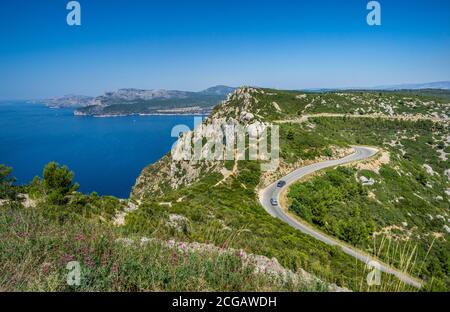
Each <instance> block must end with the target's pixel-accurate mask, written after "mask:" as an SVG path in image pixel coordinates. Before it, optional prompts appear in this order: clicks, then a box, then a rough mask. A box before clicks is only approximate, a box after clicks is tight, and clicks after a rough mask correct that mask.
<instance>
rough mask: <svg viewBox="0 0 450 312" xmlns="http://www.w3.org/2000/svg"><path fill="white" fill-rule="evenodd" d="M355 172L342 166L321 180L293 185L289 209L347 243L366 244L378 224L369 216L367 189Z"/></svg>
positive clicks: (330, 171) (328, 172) (329, 172)
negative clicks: (356, 177)
mask: <svg viewBox="0 0 450 312" xmlns="http://www.w3.org/2000/svg"><path fill="white" fill-rule="evenodd" d="M355 173H356V171H355V170H353V169H350V168H345V167H339V168H338V169H337V170H329V171H327V173H326V174H325V175H324V176H323V177H321V178H320V179H314V180H313V181H308V182H306V183H302V184H296V185H294V186H293V187H292V188H291V190H290V192H289V196H290V198H291V199H292V203H291V206H290V209H291V210H292V211H293V212H295V213H296V214H298V215H299V216H300V217H302V218H303V219H305V220H306V221H308V222H310V223H313V224H314V225H317V226H319V227H321V228H323V229H324V230H325V231H326V232H327V233H328V234H331V235H333V236H336V237H337V238H339V239H341V240H343V241H345V242H349V243H352V244H354V245H360V244H361V243H362V242H367V240H368V239H369V237H370V236H371V235H372V234H373V232H374V229H375V224H374V223H375V222H374V220H373V219H372V217H371V215H370V213H369V207H368V205H367V190H365V189H364V188H363V187H362V186H361V184H359V183H358V182H357V181H356V180H355V179H354V175H355Z"/></svg>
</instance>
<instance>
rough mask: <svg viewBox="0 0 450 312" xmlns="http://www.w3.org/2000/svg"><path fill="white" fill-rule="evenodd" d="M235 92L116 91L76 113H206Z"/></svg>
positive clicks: (227, 89) (219, 88) (214, 89)
mask: <svg viewBox="0 0 450 312" xmlns="http://www.w3.org/2000/svg"><path fill="white" fill-rule="evenodd" d="M233 90H234V89H233V88H230V87H226V86H216V87H212V88H208V89H206V90H203V91H200V92H188V91H177V90H163V89H159V90H142V89H119V90H117V91H114V92H106V93H105V94H104V95H101V96H98V97H96V98H95V99H94V100H93V102H92V103H91V104H90V105H87V106H85V107H82V108H79V109H77V110H76V111H75V115H77V116H100V117H107V116H122V115H139V114H141V115H145V114H161V115H165V114H202V115H203V114H209V113H210V112H211V110H212V108H213V107H214V106H215V105H216V104H217V103H219V102H220V101H221V100H223V99H224V98H225V97H226V95H227V94H228V93H229V92H232V91H233Z"/></svg>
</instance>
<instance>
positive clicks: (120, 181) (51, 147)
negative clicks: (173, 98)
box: [0, 101, 199, 198]
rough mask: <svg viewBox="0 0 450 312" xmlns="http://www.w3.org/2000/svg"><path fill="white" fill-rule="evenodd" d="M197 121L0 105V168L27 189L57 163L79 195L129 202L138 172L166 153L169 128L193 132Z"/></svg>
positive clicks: (172, 140)
mask: <svg viewBox="0 0 450 312" xmlns="http://www.w3.org/2000/svg"><path fill="white" fill-rule="evenodd" d="M195 118H197V119H195ZM198 118H199V117H198V116H196V117H194V116H186V115H149V116H122V117H107V118H98V117H86V116H81V117H78V116H74V114H73V109H70V108H49V107H46V106H45V105H43V104H35V103H30V102H19V101H15V102H11V101H10V102H0V164H4V165H7V166H9V167H12V168H13V176H14V177H16V178H17V182H16V183H17V184H26V183H29V182H31V180H32V179H33V178H34V177H35V176H42V170H43V168H44V166H45V165H46V164H47V163H49V162H51V161H56V162H58V163H59V164H61V165H65V166H67V167H68V168H69V169H70V170H71V171H73V172H74V174H75V181H76V182H78V183H79V184H80V189H79V191H80V192H83V193H91V192H97V193H98V194H100V195H112V196H116V197H119V198H128V197H129V195H130V191H131V189H132V187H133V185H134V183H135V181H136V178H137V177H138V176H139V174H140V172H141V171H142V170H143V169H144V168H145V167H146V166H148V165H149V164H151V163H153V162H155V161H157V160H158V159H160V158H161V157H162V156H164V155H165V154H166V153H168V152H169V151H170V149H171V147H172V145H173V144H174V143H175V141H176V140H177V138H176V136H175V137H173V136H172V129H174V127H175V126H182V127H183V128H185V129H187V128H189V129H192V127H193V126H194V122H198ZM180 129H182V128H180Z"/></svg>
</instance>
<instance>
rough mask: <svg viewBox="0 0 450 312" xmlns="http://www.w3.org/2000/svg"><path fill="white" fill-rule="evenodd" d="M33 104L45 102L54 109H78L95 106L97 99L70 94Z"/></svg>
mask: <svg viewBox="0 0 450 312" xmlns="http://www.w3.org/2000/svg"><path fill="white" fill-rule="evenodd" d="M33 102H44V103H45V104H46V105H47V106H49V107H52V108H63V107H72V108H77V107H84V106H89V105H94V104H95V98H94V97H92V96H85V95H74V94H70V95H65V96H63V97H60V98H51V99H46V100H41V101H33Z"/></svg>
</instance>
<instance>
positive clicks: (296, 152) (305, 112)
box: [126, 87, 450, 289]
mask: <svg viewBox="0 0 450 312" xmlns="http://www.w3.org/2000/svg"><path fill="white" fill-rule="evenodd" d="M449 118H450V104H449V101H448V100H446V99H445V98H443V97H431V96H428V95H414V94H411V93H409V92H407V93H403V92H398V93H396V92H386V93H383V92H353V91H352V92H327V93H302V92H291V91H278V90H268V89H257V88H248V87H245V88H240V89H238V90H236V91H235V92H234V93H232V94H230V95H229V96H228V98H227V99H226V100H225V101H224V102H223V103H222V104H221V105H219V106H217V107H216V108H215V110H214V111H213V113H212V114H211V116H210V117H209V118H208V119H207V120H206V121H205V124H204V126H209V127H201V128H199V129H195V130H193V131H191V132H189V133H185V134H184V135H183V136H182V137H181V138H180V140H179V141H178V144H177V145H176V147H175V149H174V150H173V151H172V152H173V153H172V154H170V153H169V154H168V155H166V156H165V157H164V158H162V159H161V160H160V161H158V162H157V163H155V164H153V165H150V166H149V167H148V168H146V169H144V170H143V172H142V174H141V175H140V177H139V178H138V180H137V182H136V185H135V187H134V189H133V192H132V198H134V199H135V200H138V201H139V202H143V203H145V202H147V203H151V202H155V201H156V202H165V203H170V206H165V207H167V208H166V209H167V210H168V211H176V212H177V214H178V215H180V216H182V217H184V218H186V220H187V221H186V222H188V224H190V228H191V230H190V231H194V230H193V229H194V228H196V227H197V225H195V224H196V222H195V221H194V220H195V219H196V218H199V216H198V214H203V212H202V213H200V211H201V210H202V209H207V210H206V211H205V212H204V213H206V214H208V213H212V214H213V215H214V217H211V218H212V219H211V220H217V222H219V221H220V222H224V223H225V225H226V228H228V229H229V230H230V231H231V232H233V231H234V230H237V228H236V226H237V227H238V228H239V225H238V224H241V225H240V226H242V220H241V221H239V222H237V221H236V220H235V219H234V217H232V216H230V215H228V216H227V217H225V216H224V215H223V212H222V211H223V210H226V211H228V212H227V213H228V214H233V213H237V214H238V215H239V212H238V211H242V209H244V207H249V209H255V208H254V207H255V206H256V204H255V202H254V199H256V195H255V194H256V193H257V191H258V189H259V188H261V187H262V186H263V185H267V184H268V183H271V182H273V181H276V179H277V178H278V177H279V176H280V175H281V172H288V171H290V170H293V169H295V168H296V167H298V166H301V165H305V164H308V163H312V162H317V161H320V160H324V159H332V158H340V157H342V156H343V155H346V154H348V153H349V145H350V144H355V145H356V144H367V145H372V146H377V147H378V148H381V151H382V152H381V153H380V154H379V155H378V156H377V157H376V158H375V159H373V160H371V161H367V162H365V163H360V164H357V165H351V166H349V170H350V171H345V170H344V171H342V172H341V171H338V172H337V173H333V174H334V175H337V177H339V178H338V179H343V181H346V180H345V179H350V177H352V178H351V180H348V182H345V183H350V184H349V185H351V187H352V188H353V187H354V188H355V190H357V189H360V191H357V193H355V194H354V195H351V196H350V197H343V198H342V199H341V200H344V201H345V202H347V204H345V205H344V206H342V208H337V207H340V206H336V205H334V206H336V207H335V209H334V210H330V212H329V213H330V215H329V217H328V219H325V221H324V222H325V223H318V224H317V225H318V226H319V227H321V226H325V225H324V224H328V225H327V227H324V230H325V231H326V232H329V233H331V234H333V235H336V236H338V237H340V238H341V239H343V240H345V241H347V242H350V243H352V244H354V245H356V246H358V247H360V248H362V249H365V250H367V251H368V252H370V253H373V254H375V255H376V256H378V257H380V258H382V259H383V260H384V261H387V262H389V263H390V264H391V265H393V266H396V267H401V265H402V264H401V263H402V261H403V260H401V259H402V258H404V257H405V255H404V254H401V253H392V251H388V250H384V249H383V248H381V247H380V246H378V245H377V244H379V243H380V242H385V241H390V243H389V244H393V245H397V246H398V247H396V248H405V250H410V249H411V248H412V247H409V246H410V245H404V244H411V242H412V241H413V237H414V241H415V242H416V244H417V245H416V246H415V247H414V250H415V251H414V254H412V255H411V256H413V257H417V260H416V261H417V262H420V263H421V264H420V265H418V264H417V265H415V266H414V267H408V269H407V270H408V272H410V273H411V274H412V275H416V276H420V277H421V278H423V279H424V280H425V281H427V282H428V283H430V284H429V285H428V284H427V285H428V286H426V287H430V288H436V289H446V288H447V287H448V286H446V285H448V283H449V280H448V278H449V276H448V271H446V270H448V268H447V267H446V264H445V263H446V261H447V260H446V259H448V257H449V255H448V253H447V252H446V251H445V250H446V249H448V235H449V233H448V230H447V229H448V228H449V224H448V223H447V222H450V221H449V220H448V215H449V213H450V210H449V209H450V207H449V197H448V192H449V186H450V181H449V179H448V172H449V167H450V166H449V161H448V154H449V153H450V149H449V143H448V140H449V135H450V133H449ZM236 123H242V124H244V125H247V126H251V128H253V129H255V131H256V132H258V131H262V130H264V129H265V128H267V127H268V126H269V125H270V124H273V123H275V124H278V125H279V126H280V140H281V142H280V157H281V159H280V166H279V171H278V172H261V171H259V169H258V170H256V169H257V168H256V167H259V166H260V165H259V164H260V163H261V162H258V164H257V165H256V167H255V166H251V165H249V164H247V162H245V161H226V160H215V161H192V160H190V159H181V160H180V158H179V157H176V159H174V158H173V157H172V156H173V155H174V154H177V153H179V152H180V150H183V149H182V147H183V146H185V145H186V144H188V143H187V142H191V140H190V139H192V138H197V140H199V139H201V138H202V137H211V136H212V137H225V138H226V137H227V135H229V134H227V133H226V131H225V130H224V127H223V125H224V124H236ZM258 129H259V130H258ZM251 136H252V131H250V132H249V137H251ZM208 152H211V150H210V149H209V147H208V146H202V150H201V153H202V154H205V153H208ZM215 152H216V151H215ZM249 166H250V167H249ZM331 171H333V170H331ZM395 172H396V173H395ZM396 174H397V175H398V176H396ZM331 177H334V176H332V175H330V176H329V175H318V176H317V177H313V178H311V179H309V180H308V181H310V182H308V183H312V184H311V187H312V189H311V190H309V189H305V190H304V191H303V192H304V193H303V196H302V198H303V199H305V200H306V199H307V197H308V196H311V198H314V196H318V194H317V195H315V194H314V193H313V192H312V190H314V185H315V184H317V185H321V183H328V182H325V180H327V179H329V178H330V179H331ZM337 177H336V178H337ZM332 179H335V178H332ZM322 180H323V182H322ZM200 185H202V187H201V188H202V189H203V190H208V191H207V193H209V194H210V195H209V196H210V197H205V198H204V200H205V203H203V204H201V205H200V206H198V202H202V201H203V199H202V200H200V199H198V196H199V194H198V193H197V189H198V187H200ZM308 185H309V184H308ZM358 185H359V186H358ZM308 187H309V186H308ZM327 187H328V186H327ZM239 192H250V193H249V195H247V196H248V197H247V198H246V199H245V200H243V201H242V197H240V196H239V195H236V194H237V193H239ZM308 192H311V194H310V195H308V194H309V193H308ZM333 192H336V196H344V195H343V194H341V195H337V194H339V193H340V192H343V189H336V190H333ZM358 192H362V193H361V194H362V195H357V194H359V193H358ZM211 194H212V195H211ZM233 194H235V195H233ZM331 194H332V193H331V191H330V193H329V194H328V195H331ZM325 195H327V193H325V194H324V195H323V196H325ZM292 196H294V195H292ZM292 196H291V197H290V198H291V199H290V200H292V198H294V197H292ZM305 196H306V198H305ZM320 196H322V195H320ZM345 196H349V195H345ZM233 197H236V198H233ZM201 198H203V196H202V197H201ZM214 198H215V199H216V200H218V202H216V203H213V202H211V201H210V199H211V200H213V201H214ZM326 198H327V197H324V198H323V199H321V197H317V198H316V199H315V200H314V201H312V203H316V204H315V205H319V204H320V201H323V204H324V205H328V203H327V202H326V201H327V200H328V199H326ZM239 199H241V200H239ZM311 200H312V199H311ZM189 201H194V203H191V202H189ZM206 202H207V203H206ZM291 203H292V202H290V203H289V204H291ZM419 203H420V204H419ZM224 205H225V206H226V207H227V208H226V209H225V206H224ZM194 207H196V208H194ZM202 207H203V208H202ZM251 207H253V208H251ZM312 207H314V205H313V206H312ZM330 207H332V206H330ZM350 207H358V208H356V209H357V210H358V211H360V212H359V213H360V214H362V215H354V214H353V212H352V211H351V210H347V209H349V208H350ZM191 209H194V210H192V211H191ZM196 209H197V210H196ZM198 209H199V210H198ZM339 209H342V211H339ZM354 209H355V208H354ZM193 211H197V213H196V214H197V216H196V214H194V213H193ZM245 211H247V210H245ZM254 211H255V210H254ZM256 211H257V212H256ZM256 211H255V213H258V214H264V211H261V210H256ZM293 211H295V210H293ZM135 213H136V214H139V209H138V210H137V211H136V212H135ZM140 213H141V214H142V215H146V214H147V212H140ZM240 213H242V212H240ZM246 213H249V215H248V216H247V217H248V218H250V219H252V220H254V219H253V218H257V217H256V216H255V215H253V214H252V213H250V212H246ZM347 214H349V215H348V216H346V218H347V219H348V220H353V221H352V222H350V223H343V222H341V223H339V215H347ZM216 215H221V216H222V217H220V218H218V219H217V217H216ZM301 216H302V217H304V216H303V215H301ZM334 216H336V218H337V219H333V218H334ZM361 216H363V217H362V218H363V219H360V218H361ZM236 217H237V216H236ZM192 218H194V219H192ZM258 218H259V216H258ZM127 220H128V219H127ZM129 220H130V224H129V225H126V226H133V225H132V224H134V223H135V222H136V219H135V218H134V217H133V216H130V219H129ZM233 220H234V221H233ZM314 220H322V219H314V218H313V219H312V220H310V222H313V223H314V222H316V221H314ZM361 220H365V221H364V222H365V223H361V222H362V221H361ZM253 222H256V221H255V220H254V221H253ZM258 222H259V221H258ZM265 222H268V221H265ZM271 222H272V221H271ZM273 222H276V221H275V220H274V221H273ZM320 222H322V221H320ZM359 223H361V227H360V228H358V227H356V226H359ZM245 224H247V223H245ZM247 226H249V225H247ZM261 226H262V225H261ZM333 227H336V228H333ZM251 231H252V232H253V231H255V230H251ZM266 231H270V230H266ZM352 231H353V233H354V234H349V233H351V232H352ZM359 231H360V232H359ZM257 232H259V231H257ZM253 233H254V234H253V235H254V236H252V235H250V236H252V239H253V238H255V239H256V237H257V236H258V235H259V234H257V233H255V232H253ZM341 233H342V234H341ZM196 235H199V234H196ZM405 235H406V236H405ZM253 242H254V241H253ZM273 243H274V244H275V242H273ZM236 244H237V245H239V244H240V243H236ZM254 244H255V243H254ZM382 244H384V243H382ZM402 244H403V245H402ZM243 245H245V246H248V245H246V244H245V243H243ZM306 245H307V244H306ZM241 246H242V245H241ZM246 248H250V249H252V248H254V249H256V250H258V252H259V253H260V254H265V253H266V252H269V253H271V254H273V253H274V250H273V249H271V248H269V249H268V250H270V251H267V250H266V251H263V250H265V248H262V249H260V248H259V247H256V246H255V245H254V246H253V247H246ZM297 248H299V250H302V247H301V246H300V247H297ZM378 248H379V249H378ZM283 250H284V253H283V252H281V251H280V254H279V260H280V261H281V262H282V263H285V261H286V258H290V259H291V260H289V261H292V258H296V257H297V256H296V255H295V252H294V253H293V254H291V256H286V253H290V252H287V251H286V250H285V249H283ZM299 252H300V253H301V251H299ZM438 259H439V260H438ZM330 265H331V267H333V266H334V265H337V263H336V262H335V261H334V260H331V264H330ZM419 267H422V269H421V271H419V269H418V268H419ZM437 268H439V269H437ZM314 273H315V274H319V276H320V275H321V274H322V273H320V270H318V271H314ZM431 277H433V278H431ZM338 285H341V286H345V287H349V286H348V285H349V284H346V283H343V284H338ZM350 288H351V287H350ZM353 289H354V288H353Z"/></svg>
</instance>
